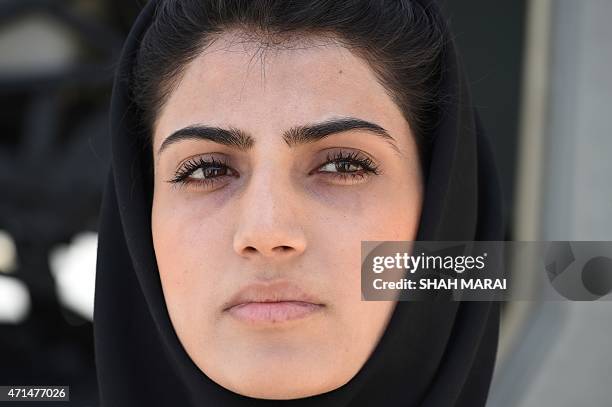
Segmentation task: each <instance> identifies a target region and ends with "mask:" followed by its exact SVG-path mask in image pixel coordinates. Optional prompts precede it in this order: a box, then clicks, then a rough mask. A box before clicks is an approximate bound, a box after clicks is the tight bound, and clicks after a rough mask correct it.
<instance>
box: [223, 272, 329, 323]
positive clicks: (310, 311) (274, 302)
mask: <svg viewBox="0 0 612 407" xmlns="http://www.w3.org/2000/svg"><path fill="white" fill-rule="evenodd" d="M324 308H325V305H324V304H323V303H321V301H319V300H318V299H317V298H315V297H313V296H312V295H310V294H307V293H306V292H304V291H303V290H302V289H301V288H300V287H299V286H297V285H295V284H292V283H289V282H274V283H267V284H263V283H257V284H251V285H248V286H246V287H245V288H243V289H242V290H240V291H238V293H237V294H236V295H235V296H234V297H232V299H231V300H230V301H229V302H228V303H227V304H226V305H225V307H224V309H223V311H224V312H227V313H228V314H229V315H231V316H232V317H234V318H235V319H237V320H238V321H241V322H244V323H249V324H256V325H257V324H280V323H283V322H289V321H295V320H300V319H304V318H307V317H309V316H312V315H314V314H316V313H318V312H320V311H322V310H323V309H324Z"/></svg>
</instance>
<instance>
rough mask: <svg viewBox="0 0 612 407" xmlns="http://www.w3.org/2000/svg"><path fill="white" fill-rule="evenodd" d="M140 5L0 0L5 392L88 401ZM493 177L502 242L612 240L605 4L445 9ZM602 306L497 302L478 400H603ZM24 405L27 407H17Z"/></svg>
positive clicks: (609, 330)
mask: <svg viewBox="0 0 612 407" xmlns="http://www.w3.org/2000/svg"><path fill="white" fill-rule="evenodd" d="M144 3H145V0H0V55H1V57H0V95H1V97H0V132H1V133H0V134H1V136H0V385H10V384H14V385H26V384H49V385H53V384H55V385H57V384H69V385H70V386H71V402H70V404H71V405H75V406H97V390H96V380H95V370H94V363H93V336H92V314H93V295H94V281H95V256H96V241H97V240H96V224H97V213H98V209H99V203H100V198H101V193H102V188H103V185H104V180H105V176H106V171H107V170H108V165H109V164H108V163H109V134H108V127H107V113H108V102H109V96H110V88H111V84H112V75H113V71H114V68H115V64H116V61H117V58H118V54H119V52H120V49H121V45H122V41H123V39H124V38H125V35H126V34H127V32H128V30H129V27H130V25H131V23H132V22H133V20H134V18H135V16H136V15H137V13H138V11H139V9H140V8H141V6H142V4H144ZM442 3H443V5H444V8H445V11H446V13H447V15H448V18H449V20H450V22H451V26H452V29H453V34H454V36H455V40H456V41H457V44H458V45H459V48H460V52H461V54H462V56H463V59H464V63H465V65H466V67H467V72H468V76H469V80H470V83H471V88H472V90H473V98H474V101H475V104H476V105H477V107H478V109H479V111H480V113H481V116H482V119H483V122H484V125H485V128H486V130H487V133H488V135H489V137H490V138H491V140H492V142H493V145H494V149H495V153H496V158H497V162H498V166H499V172H500V175H501V178H502V183H503V191H504V196H505V198H504V200H505V217H506V221H507V225H508V228H507V230H506V239H507V240H612V216H610V215H611V212H612V182H610V175H611V174H612V160H611V159H610V156H611V155H612V123H611V122H610V121H609V117H610V115H611V113H612V109H611V107H612V75H609V72H610V71H611V67H612V47H611V46H610V43H611V40H612V25H611V24H609V20H610V18H611V17H612V1H610V0H581V1H575V0H512V1H503V2H502V1H500V2H493V1H486V0H443V1H442ZM609 338H612V303H610V302H607V301H601V302H569V301H565V302H537V301H513V302H509V303H505V304H504V305H503V321H502V330H501V338H500V343H499V354H498V363H497V366H496V371H495V375H494V379H493V384H492V388H491V395H490V400H489V404H488V406H490V407H506V406H520V407H523V406H524V407H528V406H555V407H564V406H567V407H575V406H601V407H609V406H611V405H612V386H610V385H611V384H612V379H611V378H612V351H611V350H610V346H609V344H610V341H609ZM20 405H24V404H23V403H22V404H20Z"/></svg>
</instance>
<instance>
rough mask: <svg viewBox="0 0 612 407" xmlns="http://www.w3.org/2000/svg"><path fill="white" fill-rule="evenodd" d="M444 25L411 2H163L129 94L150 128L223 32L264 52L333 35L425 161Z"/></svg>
mask: <svg viewBox="0 0 612 407" xmlns="http://www.w3.org/2000/svg"><path fill="white" fill-rule="evenodd" d="M444 27H445V21H444V20H443V19H442V16H441V15H440V13H439V12H438V10H437V9H432V8H431V6H426V5H423V4H421V3H420V2H418V1H414V0H350V1H349V0H347V1H343V0H161V1H160V4H159V5H158V6H157V10H156V14H155V17H154V21H153V22H152V24H151V25H150V27H149V28H148V30H147V32H146V33H145V35H144V37H143V40H142V43H141V45H140V47H139V51H138V54H137V56H136V63H135V66H134V70H133V73H132V78H131V79H132V82H131V91H132V96H133V98H134V101H135V102H136V104H137V105H138V107H139V108H140V109H141V110H142V113H143V120H144V124H145V126H147V127H148V129H149V130H151V126H152V124H153V122H154V120H155V117H156V115H157V114H158V112H159V110H160V109H161V107H162V106H163V104H164V103H165V101H166V100H167V98H168V96H169V95H170V93H171V91H172V89H173V86H174V85H175V84H176V83H177V80H178V79H179V78H180V75H181V72H182V70H183V69H184V68H185V66H186V65H187V64H188V63H189V62H190V61H191V60H193V59H194V58H195V57H197V56H198V55H199V54H200V53H201V52H202V50H203V49H204V47H205V46H206V45H207V44H209V43H210V42H211V40H213V39H214V38H215V36H217V35H219V34H221V33H223V32H224V31H227V30H229V29H239V30H241V31H243V32H245V33H248V34H253V35H256V36H257V37H256V38H259V39H261V40H262V41H261V43H262V45H264V46H270V44H271V42H269V41H267V40H269V39H271V38H272V39H275V40H279V39H282V38H284V37H292V36H298V37H300V36H302V37H305V36H309V35H314V36H325V37H329V36H332V37H333V38H334V39H336V40H338V41H340V42H341V43H342V45H343V46H345V47H347V48H348V49H350V50H351V51H352V52H354V53H355V54H356V55H358V56H360V57H361V58H363V59H364V60H365V61H366V62H367V63H368V64H369V66H370V67H371V68H372V70H373V71H374V72H375V74H376V76H377V78H378V80H379V81H380V83H381V84H382V85H383V86H384V87H385V89H387V90H388V92H389V94H390V96H391V97H392V98H393V100H394V101H395V103H396V104H397V105H398V106H399V108H400V110H401V111H402V112H403V115H404V117H405V118H406V120H407V121H408V123H409V124H410V126H411V128H412V130H413V133H414V136H415V137H416V143H417V146H418V148H419V152H420V157H421V162H422V163H423V161H424V158H425V157H426V153H425V150H426V149H427V148H426V147H427V144H428V143H427V141H428V138H427V134H428V133H429V131H430V130H431V128H432V126H434V125H435V124H436V123H437V118H438V116H439V110H440V106H439V104H440V103H439V102H440V101H441V95H440V81H441V76H442V59H443V53H444V50H445V44H446V41H447V39H446V34H445V33H446V31H445V28H444ZM277 43H278V41H277ZM273 46H274V45H273ZM149 133H151V132H150V131H149Z"/></svg>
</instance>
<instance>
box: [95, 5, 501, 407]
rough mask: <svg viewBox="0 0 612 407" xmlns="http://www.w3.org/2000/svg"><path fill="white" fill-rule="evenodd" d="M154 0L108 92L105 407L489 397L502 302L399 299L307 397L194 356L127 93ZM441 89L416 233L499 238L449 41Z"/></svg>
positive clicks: (102, 344) (444, 401)
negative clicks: (231, 377)
mask: <svg viewBox="0 0 612 407" xmlns="http://www.w3.org/2000/svg"><path fill="white" fill-rule="evenodd" d="M420 1H421V3H424V4H425V5H426V6H427V7H435V8H436V9H438V6H437V4H435V2H433V1H429V0H420ZM157 3H158V1H157V0H151V1H149V3H148V4H147V5H146V6H145V7H144V9H143V11H142V12H141V14H140V15H139V17H138V19H137V21H136V23H135V24H134V26H133V28H132V30H131V32H130V34H129V36H128V38H127V41H126V43H125V46H124V49H123V53H122V56H121V59H120V63H119V67H118V70H117V74H116V79H115V84H114V87H113V93H112V100H111V116H110V121H111V137H112V140H111V143H112V163H111V170H110V171H111V172H110V174H109V178H108V182H107V186H106V189H105V193H104V200H103V203H102V208H101V215H100V225H99V238H98V260H97V274H96V292H95V307H94V338H95V351H96V366H97V372H98V382H99V393H100V400H101V405H102V406H105V407H106V406H140V405H147V406H149V405H151V406H165V405H168V406H170V405H172V406H174V405H179V406H185V407H189V406H194V407H195V406H198V407H201V406H228V407H234V406H236V407H241V406H273V405H278V406H287V407H302V406H303V407H308V406H323V407H325V406H335V407H336V406H337V407H342V406H351V407H355V406H372V405H381V406H390V407H393V406H406V407H479V406H484V405H485V402H486V399H487V395H488V391H489V386H490V382H491V377H492V373H493V368H494V362H495V355H496V351H497V341H498V333H499V312H500V310H499V303H497V302H460V301H448V300H441V301H422V302H399V303H398V304H397V306H396V308H395V310H394V312H393V315H392V317H391V320H390V321H389V324H388V326H387V329H386V330H385V332H384V334H383V336H382V338H381V339H380V341H379V343H378V344H377V346H376V348H375V350H374V352H373V353H372V355H371V356H370V358H369V359H368V360H367V361H366V363H365V365H364V366H363V367H362V369H361V370H360V371H359V372H358V373H357V375H356V376H355V377H353V378H352V379H351V380H350V381H349V382H348V383H346V384H345V385H344V386H342V387H340V388H338V389H336V390H333V391H330V392H327V393H324V394H320V395H316V396H312V397H307V398H303V399H296V400H285V401H278V400H276V401H275V400H261V399H254V398H249V397H244V396H241V395H238V394H236V393H233V392H231V391H229V390H227V389H225V388H223V387H222V386H220V385H218V384H217V383H215V382H213V381H212V380H211V379H209V378H208V377H207V376H206V375H205V374H204V373H203V372H202V371H200V370H199V369H198V367H197V366H196V365H195V364H194V363H193V361H192V360H191V359H190V358H189V356H188V355H187V353H186V351H185V350H184V348H183V347H182V345H181V344H180V341H179V339H178V337H177V335H176V333H175V331H174V329H173V327H172V324H171V322H170V318H169V315H168V311H167V308H166V304H165V301H164V297H163V292H162V288H161V282H160V279H159V273H158V269H157V264H156V260H155V253H154V249H153V241H152V236H151V204H152V198H153V182H152V173H151V167H152V165H151V158H152V153H151V151H150V147H147V146H145V145H143V142H142V140H143V139H145V129H144V128H143V126H142V124H141V123H142V120H141V116H140V114H141V112H139V111H138V108H137V107H136V105H135V104H134V103H133V101H131V99H130V93H129V83H130V74H131V70H132V67H133V63H134V57H135V55H136V52H137V50H138V46H139V43H140V38H142V36H143V35H144V33H145V32H146V29H147V27H148V26H149V25H150V24H151V22H152V21H153V19H154V14H155V8H156V5H157ZM437 12H440V11H439V9H438V11H437ZM449 38H450V36H449ZM443 89H444V94H445V105H444V108H443V109H442V111H443V115H442V117H441V118H440V121H439V123H438V125H437V127H436V129H435V131H434V133H433V134H432V135H431V136H432V145H431V150H430V151H431V153H430V154H431V155H430V157H429V168H428V170H427V179H426V183H425V196H424V202H423V211H422V215H421V220H420V225H419V230H418V235H417V240H437V241H471V240H503V217H502V208H501V205H502V200H501V191H500V188H499V182H498V176H497V170H496V168H495V165H494V160H493V156H492V151H491V148H490V145H489V142H488V139H487V138H486V137H485V135H484V132H483V129H482V126H481V124H480V120H479V118H478V115H477V113H476V111H475V109H474V108H473V105H472V103H471V100H470V95H469V90H468V88H467V83H466V80H465V75H464V73H463V72H462V68H461V64H460V62H459V57H458V56H457V54H456V51H455V46H454V44H453V43H452V42H450V43H449V44H448V46H447V49H446V52H445V58H444V77H443Z"/></svg>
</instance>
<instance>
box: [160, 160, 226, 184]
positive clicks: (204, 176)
mask: <svg viewBox="0 0 612 407" xmlns="http://www.w3.org/2000/svg"><path fill="white" fill-rule="evenodd" d="M237 176H238V174H237V172H236V171H234V170H233V169H231V168H230V167H229V166H228V165H227V163H225V162H224V161H218V160H215V159H214V158H210V159H204V157H198V158H195V159H191V160H188V161H186V162H184V163H183V164H182V165H181V166H180V167H179V168H178V169H177V170H176V173H175V174H174V178H172V179H171V180H169V181H168V182H170V183H173V184H179V185H187V184H198V185H199V186H203V187H206V188H211V187H213V186H215V185H218V183H219V182H223V180H225V179H226V178H227V177H237Z"/></svg>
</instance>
